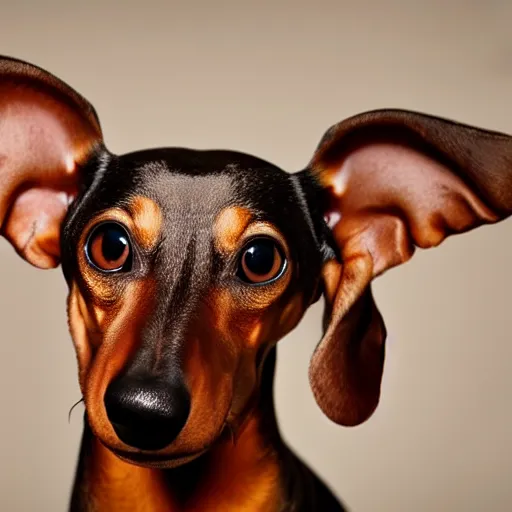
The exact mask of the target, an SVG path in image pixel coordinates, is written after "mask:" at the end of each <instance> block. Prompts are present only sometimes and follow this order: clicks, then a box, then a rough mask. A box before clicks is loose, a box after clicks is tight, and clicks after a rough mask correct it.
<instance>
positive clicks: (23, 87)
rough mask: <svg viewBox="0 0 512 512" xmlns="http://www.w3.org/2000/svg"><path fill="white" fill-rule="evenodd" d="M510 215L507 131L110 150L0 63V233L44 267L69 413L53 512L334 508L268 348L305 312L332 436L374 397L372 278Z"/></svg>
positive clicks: (370, 128)
mask: <svg viewBox="0 0 512 512" xmlns="http://www.w3.org/2000/svg"><path fill="white" fill-rule="evenodd" d="M511 212H512V137H511V136H509V135H506V134H502V133H498V132H494V131H488V130H484V129H480V128H477V127H472V126H468V125H465V124H461V123H458V122H455V121H451V120H448V119H443V118H439V117H435V116H432V115H426V114H421V113H418V112H413V111H406V110H399V109H383V110H373V111H369V112H365V113H362V114H359V115H355V116H353V117H350V118H348V119H345V120H343V121H341V122H340V123H339V124H336V125H334V126H333V127H331V128H330V129H329V130H328V131H327V132H326V133H325V135H324V136H323V138H322V139H321V140H320V143H319V144H318V145H317V147H316V150H315V151H314V152H313V155H312V157H311V160H310V161H309V163H308V164H307V165H306V166H305V167H304V168H303V169H301V170H298V171H296V172H286V171H284V170H281V169H279V168H278V167H276V166H274V165H273V164H271V163H269V162H266V161H264V160H262V159H260V158H257V157H255V156H252V155H248V154H244V153H240V152H236V151H228V150H194V149H189V148H183V147H168V148H155V149H149V150H137V151H135V152H132V153H129V154H124V155H116V154H113V153H112V152H110V151H109V150H108V149H107V147H106V145H105V142H104V139H103V135H102V129H101V126H100V122H99V118H98V115H97V113H96V111H95V109H94V108H93V107H92V105H91V104H90V103H89V102H88V101H87V100H86V99H84V97H82V96H81V95H80V94H78V93H77V92H76V91H75V90H74V89H72V88H71V87H70V86H68V85H67V84H65V83H63V82H62V81H61V80H60V79H58V78H56V77H55V76H54V75H52V74H51V73H48V72H47V71H45V70H43V69H41V68H39V67H37V66H35V65H32V64H29V63H27V62H23V61H20V60H18V59H14V58H9V57H1V58H0V233H1V234H2V235H3V236H4V237H5V238H6V239H7V240H8V241H9V242H10V243H11V245H12V246H13V248H14V250H15V251H16V252H17V254H18V255H19V256H21V257H22V258H24V259H25V260H26V261H27V262H29V263H30V264H32V265H34V266H35V267H38V268H41V269H48V268H56V267H58V266H59V265H60V266H61V268H62V272H63V275H64V278H65V280H66V283H67V286H68V290H69V293H68V299H67V312H68V322H69V329H70V333H71V336H72V339H73V343H74V346H75V349H76V355H77V362H78V378H79V383H80V389H81V393H82V396H83V400H84V404H85V421H84V434H83V438H82V444H81V450H80V457H79V461H78V464H77V469H76V476H75V484H74V488H73V491H72V493H71V497H70V510H71V511H73V512H92V511H98V512H104V511H116V512H122V511H137V512H143V511H144V512H149V511H151V512H153V511H157V512H160V511H162V512H199V511H201V512H203V511H222V512H230V511H249V512H256V511H265V512H310V511H322V512H331V511H332V512H335V511H342V510H345V508H344V505H343V503H342V502H340V501H339V499H338V498H337V497H335V495H334V493H333V492H332V490H331V489H329V488H328V486H327V485H326V484H325V483H324V482H322V481H321V479H320V478H318V477H317V476H316V475H315V474H314V473H313V471H312V470H311V469H309V468H308V466H307V465H306V464H304V463H303V461H302V460H301V459H300V457H298V456H297V455H296V454H295V453H294V452H293V451H292V450H291V449H290V448H289V447H287V445H286V443H285V442H284V441H283V439H282V437H281V435H280V431H279V426H278V423H277V421H276V415H275V410H274V402H273V379H274V369H275V361H276V346H277V342H278V341H279V340H280V339H281V338H283V337H284V336H285V335H286V334H288V333H289V332H290V331H291V330H292V329H294V328H295V327H296V326H297V324H298V323H299V321H300V320H301V318H302V317H303V315H304V313H305V312H306V310H307V309H308V308H309V306H311V305H312V304H313V303H315V302H317V301H318V300H320V299H322V300H324V301H325V309H324V317H323V335H322V339H321V340H320V341H319V342H318V345H317V346H316V348H315V350H314V353H313V355H312V359H311V363H310V367H309V379H310V383H311V387H312V391H313V395H314V397H315V399H316V402H317V404H318V406H319V408H320V409H321V410H322V411H323V413H325V415H326V416H327V417H328V418H329V419H330V420H331V421H332V422H335V423H336V424H339V425H342V426H356V425H358V424H361V423H362V422H364V421H366V420H367V419H368V418H369V417H370V416H371V415H372V413H373V412H374V410H375V409H376V407H377V404H378V402H379V397H380V387H381V378H382V373H383V366H384V355H385V339H386V328H385V325H384V322H383V319H382V316H381V314H380V313H379V310H378V308H377V306H376V304H375V301H374V299H373V296H372V288H371V286H372V281H373V280H374V279H375V278H377V277H378V276H380V275H382V274H383V273H384V272H386V271H387V270H389V269H391V268H393V267H396V266H398V265H401V264H404V263H406V262H407V261H408V260H409V259H410V258H411V257H412V256H413V254H414V252H415V250H416V249H417V248H421V249H427V248H431V247H436V246H438V245H439V244H441V243H442V242H443V241H444V240H445V239H446V238H447V237H449V236H450V235H454V234H463V233H466V232H468V231H470V230H472V229H474V228H477V227H479V226H482V225H489V224H493V223H496V222H499V221H502V220H504V219H506V218H508V216H509V215H510V214H511Z"/></svg>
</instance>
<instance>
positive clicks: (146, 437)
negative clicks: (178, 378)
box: [104, 377, 190, 451]
mask: <svg viewBox="0 0 512 512" xmlns="http://www.w3.org/2000/svg"><path fill="white" fill-rule="evenodd" d="M104 402H105V407H106V410H107V416H108V418H109V421H110V422H111V424H112V426H113V428H114V431H115V432H116V434H117V436H118V437H119V439H120V440H121V441H122V442H123V443H125V444H127V445H129V446H131V447H133V448H138V449H140V450H151V451H155V450H161V449H163V448H165V447H166V446H168V445H170V444H171V443H172V442H173V441H174V439H176V437H177V436H178V434H179V433H180V432H181V430H182V429H183V427H184V426H185V424H186V422H187V419H188V416H189V413H190V395H189V393H188V391H187V389H186V387H185V385H184V384H171V383H166V382H162V381H161V380H154V379H149V378H148V379H144V378H140V377H137V378H134V377H121V378H119V379H117V380H115V381H113V382H112V383H111V384H110V385H109V387H108V388H107V391H106V393H105V399H104Z"/></svg>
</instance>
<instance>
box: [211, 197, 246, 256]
mask: <svg viewBox="0 0 512 512" xmlns="http://www.w3.org/2000/svg"><path fill="white" fill-rule="evenodd" d="M251 220H252V214H251V212H250V211H249V210H248V209H247V208H243V207H241V206H228V207H227V208H224V209H223V210H222V211H221V212H220V213H219V214H218V216H217V218H216V219H215V222H214V225H213V234H214V242H215V247H216V248H217V250H219V251H220V252H222V253H229V252H232V251H234V250H235V249H236V247H237V244H238V241H239V239H240V237H241V236H242V235H243V233H244V231H245V230H246V228H247V226H248V225H249V223H250V222H251Z"/></svg>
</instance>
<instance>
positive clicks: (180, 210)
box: [118, 148, 288, 216]
mask: <svg viewBox="0 0 512 512" xmlns="http://www.w3.org/2000/svg"><path fill="white" fill-rule="evenodd" d="M118 167H119V168H121V169H123V170H124V172H123V174H124V175H125V176H126V175H127V174H129V175H131V177H132V179H131V180H130V181H133V182H134V184H135V183H136V186H134V187H132V189H131V190H132V191H137V193H141V194H142V195H147V196H149V197H151V198H152V199H153V200H155V201H156V202H157V203H158V204H159V206H160V207H161V208H162V209H163V210H164V211H165V212H166V213H167V214H168V215H173V214H174V215H179V214H195V215H197V216H201V215H207V214H212V213H219V211H221V210H222V209H224V208H226V207H229V206H235V205H236V206H240V207H245V208H251V207H252V208H253V209H256V210H263V211H264V210H265V209H266V206H267V205H266V203H267V202H268V203H269V204H268V206H269V207H270V206H271V203H272V201H266V200H265V199H266V198H269V197H270V196H271V195H274V194H275V192H276V191H277V189H278V188H279V187H278V185H279V184H283V183H284V182H286V181H288V174H287V173H286V172H284V171H282V170H281V169H279V168H278V167H276V166H274V165H272V164H270V163H268V162H266V161H264V160H261V159H259V158H257V157H253V156H251V155H248V154H244V153H238V152H234V151H224V150H191V149H182V148H166V149H158V150H146V151H142V152H138V153H133V154H129V155H125V156H123V157H120V159H119V162H118Z"/></svg>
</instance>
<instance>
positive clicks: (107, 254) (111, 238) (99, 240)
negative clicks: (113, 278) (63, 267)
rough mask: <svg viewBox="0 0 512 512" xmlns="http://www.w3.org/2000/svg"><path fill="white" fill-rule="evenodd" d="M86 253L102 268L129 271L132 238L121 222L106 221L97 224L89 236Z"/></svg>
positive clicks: (93, 262) (96, 265) (92, 261)
mask: <svg viewBox="0 0 512 512" xmlns="http://www.w3.org/2000/svg"><path fill="white" fill-rule="evenodd" d="M86 253H87V257H88V259H89V261H90V262H91V263H92V264H93V265H94V266H95V267H97V268H99V269H100V270H103V271H108V272H114V271H123V272H127V271H129V270H130V269H131V262H132V249H131V246H130V238H129V236H128V233H127V232H126V229H125V228H124V227H123V226H121V225H120V224H117V223H114V222H106V223H103V224H100V225H99V226H97V227H96V228H95V229H94V231H93V232H92V233H91V235H90V236H89V240H88V241H87V245H86Z"/></svg>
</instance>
